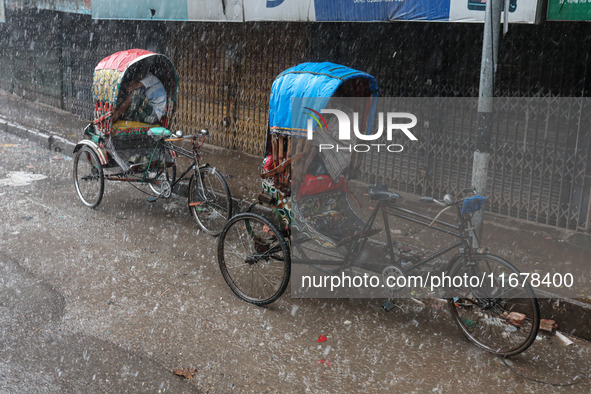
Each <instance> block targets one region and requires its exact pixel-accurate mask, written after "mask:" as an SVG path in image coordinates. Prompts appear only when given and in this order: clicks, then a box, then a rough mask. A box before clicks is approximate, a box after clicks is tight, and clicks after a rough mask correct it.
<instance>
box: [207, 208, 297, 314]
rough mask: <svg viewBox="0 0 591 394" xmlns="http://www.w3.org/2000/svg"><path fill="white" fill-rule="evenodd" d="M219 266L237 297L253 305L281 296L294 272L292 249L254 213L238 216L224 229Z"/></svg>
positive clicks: (268, 222) (220, 238) (265, 220)
mask: <svg viewBox="0 0 591 394" xmlns="http://www.w3.org/2000/svg"><path fill="white" fill-rule="evenodd" d="M218 264H219V266H220V270H221V272H222V276H223V277H224V280H225V281H226V283H227V284H228V286H229V287H230V289H232V291H233V292H234V294H236V295H237V296H238V297H239V298H240V299H242V300H244V301H246V302H249V303H251V304H254V305H267V304H270V303H272V302H274V301H276V300H277V299H278V298H279V297H281V295H282V294H283V293H284V292H285V289H286V288H287V284H288V282H289V277H290V273H291V256H290V253H289V246H288V244H287V242H286V241H285V238H284V237H283V235H282V234H281V231H280V230H279V229H278V228H277V227H276V226H275V225H274V224H272V223H271V221H269V220H268V219H267V218H265V217H263V216H261V215H258V214H256V213H252V212H246V213H241V214H239V215H236V216H234V217H233V218H231V219H230V220H229V221H228V223H226V225H225V226H224V229H223V231H222V233H221V234H220V237H219V239H218Z"/></svg>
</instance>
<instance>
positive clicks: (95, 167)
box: [73, 146, 105, 208]
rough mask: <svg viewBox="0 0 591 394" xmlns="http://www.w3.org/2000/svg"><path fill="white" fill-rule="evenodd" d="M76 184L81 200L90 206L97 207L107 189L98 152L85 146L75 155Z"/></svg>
mask: <svg viewBox="0 0 591 394" xmlns="http://www.w3.org/2000/svg"><path fill="white" fill-rule="evenodd" d="M73 175H74V184H75V185H76V192H77V193H78V197H79V198H80V201H82V203H83V204H84V205H86V206H87V207H90V208H95V207H97V206H98V205H99V204H100V203H101V200H102V199H103V193H104V191H105V175H104V173H103V166H102V165H101V162H100V160H99V158H98V156H97V154H96V153H95V152H94V150H92V149H91V148H90V147H88V146H83V147H82V148H81V149H80V150H79V151H78V152H76V156H74V173H73Z"/></svg>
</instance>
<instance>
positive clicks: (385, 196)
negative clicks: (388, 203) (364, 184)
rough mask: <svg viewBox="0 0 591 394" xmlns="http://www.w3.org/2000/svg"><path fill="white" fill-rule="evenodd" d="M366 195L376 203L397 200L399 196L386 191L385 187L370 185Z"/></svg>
mask: <svg viewBox="0 0 591 394" xmlns="http://www.w3.org/2000/svg"><path fill="white" fill-rule="evenodd" d="M367 193H368V194H369V198H370V199H372V200H378V201H384V200H397V199H399V198H400V194H398V193H394V192H391V191H388V188H387V187H386V185H371V186H370V187H369V188H368V189H367Z"/></svg>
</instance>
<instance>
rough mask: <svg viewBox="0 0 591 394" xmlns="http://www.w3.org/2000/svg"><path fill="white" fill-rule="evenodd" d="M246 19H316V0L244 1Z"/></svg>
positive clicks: (304, 20)
mask: <svg viewBox="0 0 591 394" xmlns="http://www.w3.org/2000/svg"><path fill="white" fill-rule="evenodd" d="M244 20H245V21H302V22H309V21H315V20H316V8H315V1H314V0H298V1H294V0H260V1H252V0H251V1H248V0H247V1H245V2H244Z"/></svg>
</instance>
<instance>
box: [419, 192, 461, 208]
mask: <svg viewBox="0 0 591 394" xmlns="http://www.w3.org/2000/svg"><path fill="white" fill-rule="evenodd" d="M420 201H421V202H422V203H423V204H430V203H432V204H436V205H439V206H440V207H448V206H451V205H454V204H455V202H456V201H455V200H454V198H453V195H451V194H446V195H445V196H443V200H436V199H434V198H433V197H426V196H423V197H421V199H420Z"/></svg>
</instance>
